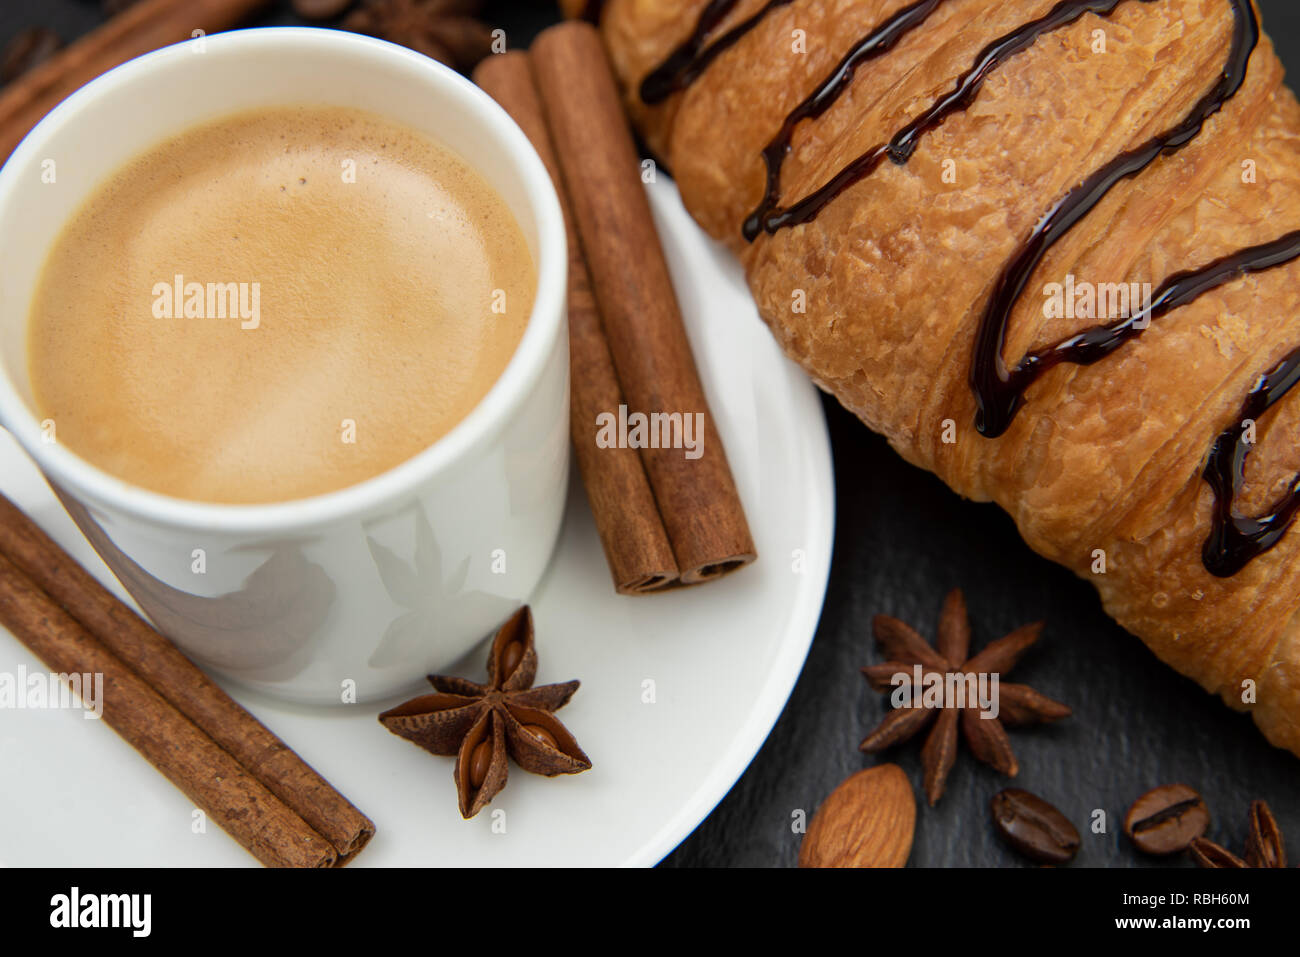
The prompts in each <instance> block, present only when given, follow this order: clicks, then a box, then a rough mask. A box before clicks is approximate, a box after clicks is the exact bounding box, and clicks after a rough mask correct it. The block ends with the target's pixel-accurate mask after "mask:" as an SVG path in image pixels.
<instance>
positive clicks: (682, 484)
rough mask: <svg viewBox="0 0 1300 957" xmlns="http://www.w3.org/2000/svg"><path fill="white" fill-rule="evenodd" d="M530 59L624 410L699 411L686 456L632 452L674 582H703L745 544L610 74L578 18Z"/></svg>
mask: <svg viewBox="0 0 1300 957" xmlns="http://www.w3.org/2000/svg"><path fill="white" fill-rule="evenodd" d="M532 60H533V69H534V72H535V74H536V78H537V85H538V88H539V89H540V91H541V98H542V102H543V103H544V104H545V108H546V116H547V120H548V122H549V126H550V131H551V138H552V141H553V143H554V144H555V147H556V151H557V152H558V154H559V165H560V167H561V169H562V171H563V174H564V179H565V181H566V182H568V183H571V184H575V188H574V189H572V190H571V191H570V193H571V195H570V199H571V200H572V202H573V212H574V219H575V221H576V223H577V226H578V232H579V234H580V236H581V240H582V248H583V250H584V252H585V253H586V258H587V264H588V266H589V267H590V270H591V277H592V281H593V288H594V290H595V294H596V301H597V302H598V304H599V306H600V314H601V316H602V318H603V320H604V330H605V336H606V338H607V340H608V342H609V346H610V351H611V353H612V355H613V360H614V366H615V368H616V370H617V372H618V380H619V382H620V384H621V385H622V390H623V394H624V395H625V396H626V397H627V404H628V411H629V415H631V414H634V413H640V414H642V415H646V416H651V415H655V414H660V415H671V414H673V413H681V414H682V415H683V417H685V416H688V415H689V416H695V414H696V413H702V417H703V429H702V438H703V445H702V447H701V448H700V449H699V451H700V452H701V453H702V454H700V455H699V457H698V458H689V457H687V455H686V454H685V452H684V449H682V448H680V447H672V448H663V447H660V448H642V449H641V459H642V461H643V462H644V463H645V469H646V474H647V476H648V477H649V479H650V485H651V488H652V489H653V490H654V495H655V500H656V501H657V502H658V505H659V514H660V516H661V517H662V518H663V523H664V528H665V529H666V530H667V532H668V539H669V541H670V542H671V543H672V547H673V553H674V554H675V556H676V558H677V567H678V569H679V570H680V571H681V581H682V582H683V583H684V584H695V583H697V582H702V581H708V580H710V579H712V578H716V577H718V576H720V575H724V574H726V573H728V572H730V571H733V570H735V569H737V568H740V567H741V566H743V565H746V564H748V563H749V562H751V561H753V560H754V558H755V557H756V556H755V550H754V542H753V539H752V538H751V536H750V532H749V525H748V523H747V522H746V520H745V514H744V510H743V508H742V506H741V503H740V496H739V494H738V493H737V491H736V483H735V480H734V478H733V477H732V474H731V469H730V467H729V466H728V464H727V456H726V452H725V450H724V449H723V447H722V439H721V436H720V435H719V433H718V430H717V426H716V425H715V424H714V421H713V416H712V415H711V414H710V413H709V408H708V403H707V401H706V400H705V397H704V389H703V387H702V385H701V384H700V377H699V373H698V372H697V371H696V368H695V360H694V357H693V356H692V354H691V348H690V342H689V341H688V339H687V337H686V330H685V328H684V326H683V325H682V318H681V312H680V309H679V306H678V304H677V297H676V295H675V294H674V292H673V286H672V281H671V278H670V276H669V273H668V265H667V263H666V261H665V259H664V254H663V249H662V248H661V247H660V245H659V236H658V234H657V233H656V231H655V226H654V221H653V219H652V218H651V213H650V204H649V201H648V200H647V198H646V195H645V189H644V187H643V185H642V182H641V176H640V171H641V164H640V158H639V157H638V155H637V152H636V149H635V146H634V144H633V141H632V136H631V133H630V131H629V130H628V126H627V120H626V118H625V116H624V114H623V109H622V106H621V104H620V102H619V97H618V90H617V88H616V86H615V81H614V77H613V74H612V73H611V72H610V69H609V64H608V63H607V62H606V60H605V53H604V50H603V48H602V47H601V43H600V38H599V35H598V34H597V32H596V30H595V28H594V27H592V26H591V25H590V24H588V23H583V22H580V21H570V22H568V23H563V24H560V25H559V26H554V27H551V28H550V29H548V30H545V31H543V33H542V34H541V35H540V36H539V37H538V38H537V40H536V42H535V43H534V44H533V48H532ZM578 184H581V185H580V187H579V186H578ZM607 411H611V412H613V411H616V410H607ZM659 444H660V445H661V446H662V445H663V443H662V442H660V443H659Z"/></svg>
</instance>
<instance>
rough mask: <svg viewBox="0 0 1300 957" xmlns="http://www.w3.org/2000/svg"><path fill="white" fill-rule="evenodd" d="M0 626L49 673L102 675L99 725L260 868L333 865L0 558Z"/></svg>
mask: <svg viewBox="0 0 1300 957" xmlns="http://www.w3.org/2000/svg"><path fill="white" fill-rule="evenodd" d="M0 621H3V622H4V624H5V625H6V626H7V627H8V628H9V630H10V631H12V632H13V633H14V634H15V635H16V636H17V637H18V640H19V641H21V642H22V643H23V644H25V645H26V646H27V647H28V648H30V649H31V650H32V651H33V652H34V653H35V654H36V656H37V657H38V658H40V659H41V661H43V662H44V663H45V665H46V666H47V667H48V668H49V669H50V670H51V671H52V672H54V673H57V674H67V675H74V674H87V673H89V674H102V675H103V676H104V687H103V698H102V704H103V709H104V710H103V720H104V721H105V722H107V723H108V725H109V726H110V727H111V728H113V730H115V731H116V732H117V733H118V734H119V735H121V736H122V737H123V738H124V739H125V740H126V741H127V742H128V743H129V744H130V745H131V746H132V747H134V748H135V749H136V750H137V751H139V752H140V753H141V754H142V755H144V756H145V758H147V759H148V760H149V762H150V763H151V764H153V765H154V767H156V768H157V769H158V770H159V771H161V772H162V773H163V774H164V775H165V776H166V777H167V779H168V780H169V781H171V782H172V783H173V784H175V785H176V786H177V787H178V788H180V789H181V790H182V791H183V792H185V794H186V795H187V796H188V797H189V798H190V800H192V801H193V802H194V803H195V804H196V805H197V806H198V807H200V808H201V809H202V810H203V811H204V813H206V814H207V815H208V817H210V818H212V820H214V821H215V822H216V823H217V824H219V825H221V827H222V828H223V829H224V830H225V831H226V832H227V833H229V834H230V836H231V837H233V838H235V839H236V840H237V841H239V843H240V844H242V845H243V846H244V847H245V848H247V850H248V851H249V852H250V853H251V854H252V855H253V856H254V857H256V858H257V859H258V860H259V861H261V862H262V863H263V864H265V865H266V866H268V867H329V866H331V865H332V864H334V863H335V860H336V858H337V854H336V852H335V850H334V848H333V847H332V846H331V845H330V843H329V842H328V841H326V840H325V839H324V838H323V837H321V836H320V835H319V834H317V833H316V832H315V831H314V830H313V829H312V828H311V827H310V826H308V824H307V822H305V821H304V820H303V819H302V818H301V817H299V816H298V815H297V814H295V813H294V812H293V811H292V810H291V809H289V808H288V807H286V806H285V805H284V803H283V802H282V801H280V800H279V799H278V798H277V797H276V796H275V795H274V794H272V793H271V792H270V791H268V790H267V789H266V788H265V787H264V786H263V785H262V783H261V782H260V781H258V780H257V779H256V778H255V777H253V775H251V774H250V773H249V772H248V771H247V770H245V769H244V768H243V767H242V766H241V765H240V764H239V762H237V761H236V760H235V759H234V758H233V757H231V756H230V755H229V754H227V753H226V752H225V751H224V750H222V749H221V748H220V747H218V746H217V745H216V743H215V742H213V740H212V739H211V738H209V737H208V736H207V735H206V734H204V733H203V732H202V731H201V730H200V729H199V728H197V727H196V726H195V725H194V723H193V722H191V721H190V720H189V719H187V718H186V717H185V716H184V715H182V714H181V713H180V712H179V711H178V710H177V709H176V708H174V707H173V706H172V705H171V704H169V703H168V702H167V701H165V700H164V699H163V698H162V696H161V695H159V694H158V693H157V692H155V691H154V690H153V689H152V688H150V687H149V686H148V685H147V684H146V683H145V682H144V681H143V680H142V679H141V678H140V677H139V676H138V675H137V674H136V673H135V672H134V671H132V670H131V669H130V668H128V667H127V666H126V665H125V664H123V662H122V661H121V660H120V659H118V658H117V657H116V656H115V655H113V654H111V653H110V652H109V651H108V650H107V649H105V648H104V646H103V645H102V644H100V642H98V641H97V640H96V639H95V638H94V637H93V636H92V635H90V634H89V632H87V631H86V629H85V628H83V627H82V626H81V625H80V624H78V623H77V622H76V621H74V620H73V619H72V617H71V616H69V615H68V614H67V613H66V612H64V611H63V609H61V608H59V607H58V605H56V604H55V602H54V601H53V599H51V598H50V597H49V596H48V595H47V594H46V593H45V592H44V591H42V590H41V589H40V588H38V587H37V586H36V585H35V584H34V583H33V582H32V581H31V580H30V579H29V578H28V577H27V576H26V575H24V574H23V573H22V572H21V571H19V569H18V567H17V566H16V565H15V564H14V563H13V562H11V561H9V559H7V558H5V557H4V556H2V555H0Z"/></svg>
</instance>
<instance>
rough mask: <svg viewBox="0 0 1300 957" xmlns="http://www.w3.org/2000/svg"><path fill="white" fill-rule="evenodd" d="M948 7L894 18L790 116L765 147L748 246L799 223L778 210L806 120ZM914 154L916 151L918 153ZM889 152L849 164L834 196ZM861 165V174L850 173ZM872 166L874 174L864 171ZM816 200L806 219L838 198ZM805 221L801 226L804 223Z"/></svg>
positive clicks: (935, 4)
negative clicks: (784, 169)
mask: <svg viewBox="0 0 1300 957" xmlns="http://www.w3.org/2000/svg"><path fill="white" fill-rule="evenodd" d="M946 2H947V0H920V2H918V3H914V4H912V5H911V6H909V7H905V8H904V9H902V10H900V11H899V12H898V13H896V14H894V16H892V17H890V18H889V19H888V20H886V21H885V22H884V23H883V24H881V25H880V26H879V27H877V28H876V29H875V30H872V31H871V32H870V33H868V34H867V35H866V36H865V37H863V38H862V39H861V40H859V41H858V42H857V43H856V44H855V45H854V46H853V48H852V49H851V50H849V52H848V53H847V54H845V55H844V57H843V59H841V60H840V62H839V63H838V64H837V65H836V66H835V69H833V70H832V71H831V73H830V75H829V76H828V77H826V79H825V80H823V81H822V82H821V84H820V85H819V86H818V87H817V89H815V90H813V92H812V93H810V94H809V95H808V97H807V98H806V99H805V100H804V101H803V102H802V103H800V104H799V105H798V106H796V107H795V108H794V109H793V110H792V111H790V113H789V114H788V115H787V116H786V118H785V121H784V122H783V123H782V124H781V129H780V130H779V131H778V132H777V134H776V136H774V137H772V139H771V141H770V142H769V143H768V144H767V146H765V147H764V148H763V162H764V163H765V164H766V166H767V188H766V191H765V192H764V194H763V200H762V202H760V203H759V205H758V208H757V209H755V210H754V211H753V212H752V213H750V214H749V216H748V217H746V219H745V222H744V225H743V226H742V227H741V232H742V233H743V234H744V237H745V238H746V239H747V240H749V241H750V242H753V241H754V240H755V239H757V238H758V234H759V233H760V232H762V231H763V230H767V231H768V232H775V231H776V230H777V229H780V228H781V227H782V226H789V225H793V224H794V222H795V221H796V219H794V218H791V219H789V220H788V221H786V219H785V217H787V216H790V215H791V213H789V212H786V211H782V210H778V209H777V204H778V202H779V201H780V198H781V166H782V164H783V163H784V162H785V158H786V156H787V155H789V153H790V148H791V143H792V141H793V139H794V131H795V129H796V128H797V127H798V126H799V124H800V123H802V122H803V121H804V120H811V119H816V118H817V117H819V116H821V115H822V114H823V113H825V112H826V111H827V110H829V109H830V108H831V106H832V105H834V103H835V102H836V101H837V100H838V99H839V98H840V96H841V95H842V94H843V93H844V91H845V90H847V89H848V88H849V84H850V83H852V82H853V74H854V72H855V71H856V70H857V68H858V67H859V66H861V65H862V64H863V63H867V62H869V61H871V60H874V59H876V58H877V57H880V56H883V55H884V54H886V53H888V52H889V51H890V50H892V49H893V48H894V46H895V45H896V44H897V43H898V41H899V40H901V39H902V38H903V37H905V36H906V35H907V34H908V33H910V32H912V30H914V29H916V28H917V27H919V26H920V25H921V24H923V23H925V21H926V20H927V19H929V17H930V14H932V13H934V11H935V10H936V9H938V8H939V6H940V5H941V4H943V3H946ZM915 148H916V147H915V146H913V147H912V150H915ZM885 152H888V147H877V149H875V150H873V151H872V152H871V153H868V154H865V155H864V156H861V157H859V158H858V159H857V160H855V161H854V162H853V163H851V164H850V165H849V167H848V168H846V170H845V171H844V172H841V173H840V174H839V175H838V176H837V177H836V178H835V179H834V180H832V181H831V184H834V183H836V181H837V180H840V179H842V178H844V179H845V181H844V182H843V183H842V184H841V185H839V186H838V187H836V188H835V189H834V195H839V193H840V192H843V190H844V189H846V188H847V187H848V185H849V182H848V179H849V178H853V177H862V176H866V175H867V174H868V173H870V172H871V170H873V169H875V167H876V166H878V165H880V160H881V159H882V158H883V156H884V154H885ZM910 157H911V151H909V152H908V158H910ZM906 161H907V160H906V159H904V160H902V162H906ZM858 164H862V165H863V169H862V170H861V172H857V173H853V172H850V170H851V169H852V168H853V167H854V166H855V165H858ZM868 165H869V166H870V169H867V168H865V167H866V166H868ZM846 177H847V178H846ZM831 184H828V186H827V187H823V188H822V190H819V191H818V193H821V192H822V191H823V190H826V189H827V188H828V187H829V186H830V185H831ZM817 195H818V194H817V193H815V194H813V196H812V197H809V199H808V200H805V202H806V203H810V205H809V207H808V209H806V210H804V212H805V213H806V214H807V215H806V219H811V218H812V217H813V216H816V215H817V212H818V211H819V210H820V209H821V207H822V206H825V205H826V204H827V203H829V202H830V201H831V200H832V199H833V198H834V195H829V194H828V195H826V196H825V197H823V198H821V199H820V200H818V199H816V197H817ZM799 205H802V204H799ZM795 215H797V214H795ZM806 219H803V220H798V221H799V222H805V221H806Z"/></svg>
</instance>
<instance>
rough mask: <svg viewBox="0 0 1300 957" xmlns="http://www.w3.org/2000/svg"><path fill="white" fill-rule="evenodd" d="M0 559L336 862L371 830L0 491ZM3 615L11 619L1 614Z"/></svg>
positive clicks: (356, 847) (353, 852)
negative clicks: (285, 810) (326, 847)
mask: <svg viewBox="0 0 1300 957" xmlns="http://www.w3.org/2000/svg"><path fill="white" fill-rule="evenodd" d="M0 558H4V559H6V560H8V561H9V562H12V563H13V564H14V565H15V566H16V567H17V568H18V570H19V571H20V572H21V573H22V574H23V575H24V576H25V577H26V578H28V579H30V580H31V582H32V583H33V584H34V585H35V586H36V587H37V588H39V589H41V590H42V591H44V592H45V593H46V594H47V595H48V596H49V598H50V599H52V600H53V602H55V603H56V604H57V605H58V606H59V607H60V608H61V609H62V611H64V612H66V613H67V614H68V615H70V616H71V617H72V618H74V619H76V621H77V622H78V623H79V624H80V625H81V627H82V628H84V629H85V630H86V631H87V632H89V633H90V634H92V635H93V636H94V637H95V639H96V640H97V641H98V642H99V643H101V644H102V646H103V647H104V649H105V650H106V651H107V652H108V653H110V654H111V655H112V656H114V658H115V659H117V660H118V661H120V662H121V663H122V664H123V665H125V666H126V667H127V668H129V669H130V670H132V671H133V672H134V673H135V674H136V675H137V676H138V677H139V678H140V679H141V680H142V681H143V682H145V683H147V685H148V686H149V687H150V688H151V689H152V690H153V691H154V692H156V693H157V694H158V695H159V696H160V697H161V698H163V699H164V700H166V701H167V702H168V703H169V704H170V705H171V706H172V707H173V708H175V709H176V710H177V711H179V712H180V714H182V715H184V717H185V718H186V719H188V720H189V721H190V722H193V724H194V725H196V726H197V727H198V728H199V729H200V730H201V731H202V732H203V733H204V734H206V735H207V736H208V737H210V738H211V740H212V741H213V742H215V744H216V745H218V746H219V747H220V748H222V749H223V750H224V751H226V752H227V753H228V754H229V755H230V757H231V758H233V759H234V760H235V761H237V762H238V763H239V764H240V765H242V766H243V767H244V768H246V769H247V771H248V773H249V774H250V775H252V776H253V777H255V778H256V779H257V780H258V781H260V782H261V783H262V784H263V785H264V786H265V787H266V789H267V790H268V791H270V792H271V793H272V794H274V795H275V796H276V797H277V798H278V799H279V800H280V801H282V802H283V803H284V804H285V805H286V806H287V807H289V808H290V809H292V811H293V812H294V813H295V814H296V815H298V816H299V817H300V818H301V819H302V820H303V821H305V822H306V823H307V824H308V825H309V826H310V827H311V828H313V829H314V830H315V831H316V832H317V833H318V834H320V835H321V837H323V838H324V839H325V840H326V841H328V842H329V844H330V845H332V846H333V848H334V850H335V851H336V852H337V855H338V858H339V860H338V863H340V864H345V863H347V862H348V861H349V860H351V859H352V858H353V857H355V856H356V854H357V853H358V852H359V851H360V850H361V849H362V848H363V847H365V845H366V843H367V842H368V841H369V840H370V838H371V837H373V836H374V833H375V826H374V824H373V823H371V821H370V819H369V818H367V817H366V816H365V815H364V814H362V813H361V812H360V811H358V810H357V809H356V808H355V807H353V806H352V804H351V803H350V802H349V801H348V799H347V798H345V797H344V796H343V795H342V794H340V793H339V792H338V791H336V790H335V789H334V788H333V787H331V786H330V784H329V782H327V781H326V780H325V779H324V778H322V777H321V776H320V775H319V774H317V773H316V772H315V771H314V770H312V768H311V767H310V766H309V765H308V764H307V763H306V762H305V761H303V760H302V758H300V757H298V755H297V754H295V753H294V752H293V751H292V750H290V748H289V746H288V745H286V744H285V743H284V742H283V741H281V740H280V739H279V738H278V737H276V736H275V735H274V734H272V733H271V731H270V730H269V729H268V728H267V727H266V726H265V725H263V724H262V723H261V722H260V721H258V720H257V719H256V718H254V717H253V716H252V715H251V714H249V713H248V712H247V711H245V710H244V709H243V708H242V707H240V705H239V704H238V703H237V702H236V701H235V700H234V699H233V698H231V697H230V696H229V695H228V694H226V693H225V692H224V691H222V690H221V688H220V687H219V686H218V685H217V684H216V682H214V681H213V680H212V679H211V678H209V677H208V676H207V675H205V674H204V673H203V672H202V671H200V670H199V669H198V667H197V666H196V665H195V664H194V663H193V662H191V661H190V660H189V659H188V658H186V657H185V655H184V654H182V653H181V651H180V649H178V648H177V647H176V646H175V645H174V644H172V643H171V641H169V640H168V639H167V638H165V637H163V636H162V635H160V634H159V633H158V632H157V631H155V630H154V629H153V628H151V627H150V626H149V625H148V624H147V623H146V622H145V621H144V620H143V619H142V618H140V617H139V616H138V615H136V614H135V612H133V611H132V610H131V609H130V608H128V607H127V606H126V605H124V604H122V603H121V602H120V601H118V600H117V598H116V597H115V596H114V595H113V594H112V593H111V592H110V591H108V589H106V588H105V587H104V586H103V585H101V584H100V583H99V581H98V580H97V579H96V578H95V577H94V576H93V575H91V574H90V573H89V572H88V571H86V570H85V569H84V568H82V567H81V565H80V564H78V563H77V561H76V560H75V559H73V558H72V556H71V555H69V554H68V553H67V552H65V551H63V549H61V548H60V547H59V546H58V545H57V544H56V543H55V542H54V540H53V539H51V538H50V537H49V536H48V535H46V534H45V532H44V531H42V530H41V528H40V526H38V525H37V524H36V523H35V522H33V521H32V520H31V519H29V518H28V517H27V516H26V515H24V514H23V513H22V511H20V510H19V509H18V508H17V507H16V506H15V505H14V504H13V503H12V502H10V501H9V499H7V498H5V497H4V496H3V495H0ZM0 621H4V622H5V623H6V624H9V623H10V622H9V621H8V619H7V617H4V616H0ZM11 627H12V625H11ZM20 637H21V636H20ZM33 650H35V649H33ZM38 654H39V652H38ZM59 670H64V669H59ZM73 670H77V671H88V670H89V671H93V670H95V669H91V668H85V667H81V668H76V669H73ZM128 740H129V739H128ZM227 830H229V829H227Z"/></svg>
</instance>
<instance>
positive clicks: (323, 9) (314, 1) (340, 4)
mask: <svg viewBox="0 0 1300 957" xmlns="http://www.w3.org/2000/svg"><path fill="white" fill-rule="evenodd" d="M350 6H352V0H293V12H294V13H296V14H298V16H300V17H302V18H303V19H304V20H332V19H334V18H335V17H337V16H338V15H339V14H341V13H342V12H343V11H344V10H346V9H347V8H348V7H350Z"/></svg>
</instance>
